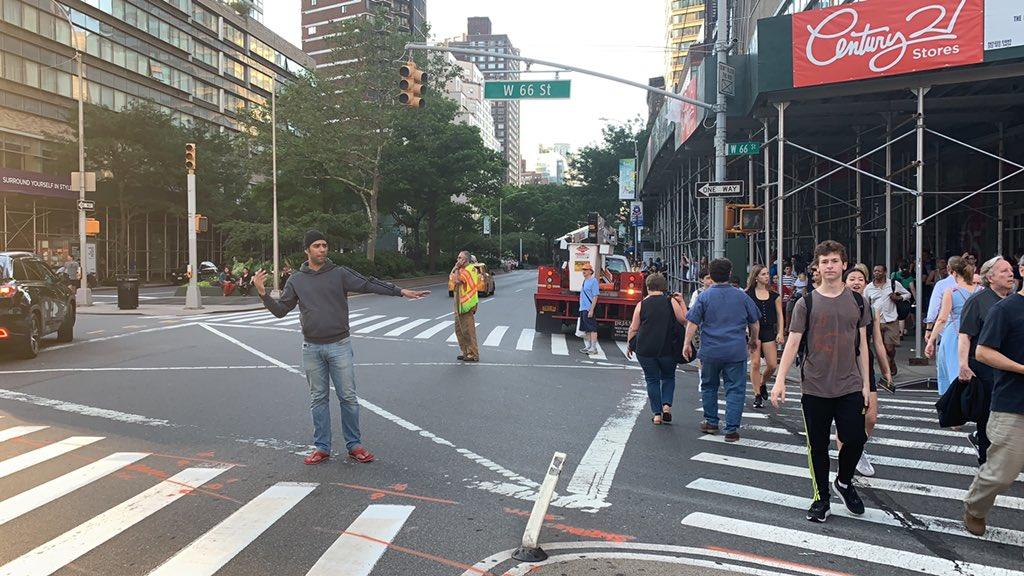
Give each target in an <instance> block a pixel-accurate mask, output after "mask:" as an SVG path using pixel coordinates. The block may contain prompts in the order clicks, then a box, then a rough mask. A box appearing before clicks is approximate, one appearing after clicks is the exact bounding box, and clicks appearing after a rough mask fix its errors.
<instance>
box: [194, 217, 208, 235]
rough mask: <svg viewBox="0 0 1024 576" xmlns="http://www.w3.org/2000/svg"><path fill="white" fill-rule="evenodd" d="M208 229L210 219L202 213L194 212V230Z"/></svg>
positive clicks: (203, 230) (206, 230)
mask: <svg viewBox="0 0 1024 576" xmlns="http://www.w3.org/2000/svg"><path fill="white" fill-rule="evenodd" d="M209 231H210V219H209V218H207V217H206V216H203V215H202V214H196V232H200V233H203V232H209Z"/></svg>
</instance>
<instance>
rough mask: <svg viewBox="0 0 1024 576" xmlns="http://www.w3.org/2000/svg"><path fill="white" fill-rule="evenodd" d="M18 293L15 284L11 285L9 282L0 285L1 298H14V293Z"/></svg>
mask: <svg viewBox="0 0 1024 576" xmlns="http://www.w3.org/2000/svg"><path fill="white" fill-rule="evenodd" d="M17 293H18V291H17V290H16V289H15V288H14V286H11V285H9V284H5V285H3V286H0V298H14V295H15V294H17Z"/></svg>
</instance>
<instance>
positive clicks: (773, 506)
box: [677, 386, 1024, 576]
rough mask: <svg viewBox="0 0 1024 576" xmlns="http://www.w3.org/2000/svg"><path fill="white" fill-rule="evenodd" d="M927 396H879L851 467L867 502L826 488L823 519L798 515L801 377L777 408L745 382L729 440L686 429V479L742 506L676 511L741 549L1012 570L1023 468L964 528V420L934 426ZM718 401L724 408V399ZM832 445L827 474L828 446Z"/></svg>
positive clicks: (973, 460) (802, 473)
mask: <svg viewBox="0 0 1024 576" xmlns="http://www.w3.org/2000/svg"><path fill="white" fill-rule="evenodd" d="M936 400H937V396H936V394H935V392H934V391H920V392H918V391H902V390H901V391H900V392H899V393H898V394H896V395H895V396H891V395H889V394H885V393H883V394H882V395H881V397H880V399H879V405H880V410H879V419H878V425H877V426H876V428H875V432H874V434H873V435H872V437H871V438H870V439H869V441H868V444H867V454H868V460H869V461H870V462H871V463H872V464H873V466H874V468H875V475H874V476H872V477H865V476H862V475H860V474H859V473H858V474H857V475H856V477H855V484H856V486H857V487H858V491H859V492H860V495H861V498H863V499H864V503H865V505H866V507H867V510H866V511H865V513H864V514H863V515H861V516H856V515H853V514H851V513H850V512H849V511H848V510H847V509H846V507H845V506H844V505H843V503H842V501H841V500H840V499H839V497H838V495H837V494H835V489H832V501H831V512H832V517H831V518H829V520H828V521H827V523H826V524H825V526H824V527H822V526H821V525H818V524H813V523H811V522H808V521H806V519H805V513H806V510H807V508H808V507H809V506H810V504H811V490H812V488H811V482H810V472H809V470H808V461H807V448H806V444H805V439H804V437H803V424H802V419H801V412H800V393H799V388H798V387H797V386H790V387H789V388H788V391H787V403H786V404H784V405H783V406H782V407H781V408H780V409H779V410H778V411H777V412H776V411H775V410H774V409H772V408H770V407H766V408H765V409H764V410H763V411H758V410H754V409H753V408H751V407H750V397H749V392H748V394H747V400H746V401H747V405H746V406H745V407H744V414H743V425H742V426H741V427H740V435H741V439H740V440H739V441H738V442H736V443H735V444H727V443H726V442H725V438H724V435H722V434H718V435H702V434H700V432H699V431H697V430H694V435H695V436H696V437H697V438H698V439H699V441H700V442H699V443H702V444H705V445H706V448H705V449H703V450H699V451H697V453H695V454H693V455H692V456H691V457H690V461H691V462H692V464H693V466H692V468H691V469H693V470H698V471H699V474H698V476H699V477H697V478H696V479H694V480H692V481H690V482H689V483H687V484H686V485H685V487H684V489H685V490H686V491H690V492H694V493H697V494H704V495H717V498H719V500H718V501H719V502H720V501H721V499H726V500H729V501H732V502H730V507H729V510H731V511H735V510H744V511H746V513H743V514H739V513H736V512H729V513H723V510H722V508H721V507H708V508H707V509H706V510H698V511H696V512H693V513H690V514H687V515H686V516H685V517H684V518H683V519H682V521H681V522H682V524H683V525H684V526H688V527H692V528H695V529H698V530H700V531H702V532H708V531H710V532H712V533H715V532H718V533H721V534H728V535H730V536H731V537H740V538H742V539H743V540H747V541H748V542H749V543H750V545H751V548H753V547H754V544H755V543H757V544H765V543H773V544H774V545H777V546H778V547H779V548H778V551H776V549H775V548H772V552H771V553H770V555H773V556H778V557H785V558H791V557H794V556H796V555H798V554H799V555H806V556H811V557H813V555H814V554H815V553H825V554H829V555H833V556H839V557H845V558H849V559H853V560H857V561H859V562H862V563H863V564H862V565H863V566H864V567H865V572H867V571H868V570H869V567H870V573H878V574H884V573H893V572H894V569H901V570H907V571H909V572H911V573H914V572H917V573H921V574H932V575H943V576H963V575H965V574H972V575H975V576H1010V575H1011V574H1013V575H1017V576H1019V575H1020V574H1021V573H1022V572H1021V565H1022V558H1021V552H1022V547H1024V530H1022V528H1024V523H1022V519H1024V515H1022V514H1021V513H1020V511H1021V510H1024V484H1022V483H1024V474H1022V475H1021V476H1018V478H1017V482H1016V483H1015V484H1014V485H1013V486H1012V487H1011V488H1010V490H1008V491H1007V492H1006V493H1004V494H1003V495H1002V496H1000V497H998V498H997V499H996V503H995V507H994V508H993V510H992V513H991V514H990V515H989V518H988V523H989V526H988V531H987V532H986V533H985V535H984V536H981V537H977V536H974V535H972V534H970V533H968V532H967V531H966V529H965V528H964V526H963V498H964V497H965V496H966V494H967V490H968V488H969V487H970V484H971V481H972V480H973V478H974V475H975V472H976V471H977V452H976V451H975V449H974V448H973V447H972V446H971V444H970V443H969V441H968V440H967V438H966V436H967V432H968V431H971V430H973V425H969V427H967V429H965V431H963V432H958V431H955V430H950V429H942V428H939V427H938V424H937V419H936V416H935V408H934V403H935V401H936ZM719 408H720V416H722V417H723V418H724V409H725V402H724V401H719ZM696 412H698V413H700V412H702V410H701V409H699V408H698V409H697V410H696ZM929 414H930V416H929ZM700 418H701V416H700V414H695V419H694V420H691V419H684V421H687V422H692V421H698V422H699V420H700ZM722 423H723V424H724V420H723V422H722ZM677 426H678V424H677ZM694 428H696V427H695V426H694ZM833 440H835V436H834V435H833ZM830 455H831V457H832V476H831V478H830V480H834V479H835V469H836V463H835V460H836V458H837V457H838V451H837V450H835V449H833V450H831V452H830ZM708 501H712V502H713V501H715V500H712V499H708ZM731 504H735V507H733V506H731ZM708 537H709V538H712V539H714V538H715V536H714V535H713V534H712V535H710V536H708ZM936 542H938V543H939V544H937V545H936V544H935V543H936ZM927 543H931V544H932V545H931V546H929V545H928V544H927ZM937 551H941V552H942V553H939V552H937ZM948 551H955V554H950V553H949V552H948ZM759 553H760V552H759ZM951 556H952V557H951ZM812 563H813V562H812Z"/></svg>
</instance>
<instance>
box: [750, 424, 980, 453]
mask: <svg viewBox="0 0 1024 576" xmlns="http://www.w3.org/2000/svg"><path fill="white" fill-rule="evenodd" d="M744 428H746V429H747V430H749V431H751V432H768V433H770V434H785V435H789V436H792V433H791V432H790V431H789V430H786V429H785V428H774V427H771V426H744ZM876 428H878V426H876ZM800 435H801V436H803V435H804V433H803V432H801V433H800ZM834 437H835V436H833V438H834ZM868 444H873V445H876V446H895V447H897V448H910V449H912V450H930V451H932V452H951V453H953V454H966V455H973V456H977V454H978V453H977V452H976V451H975V450H974V448H971V447H968V446H967V445H964V446H954V445H952V444H938V443H935V442H917V441H915V440H901V439H899V438H882V437H880V436H872V437H871V438H869V439H868Z"/></svg>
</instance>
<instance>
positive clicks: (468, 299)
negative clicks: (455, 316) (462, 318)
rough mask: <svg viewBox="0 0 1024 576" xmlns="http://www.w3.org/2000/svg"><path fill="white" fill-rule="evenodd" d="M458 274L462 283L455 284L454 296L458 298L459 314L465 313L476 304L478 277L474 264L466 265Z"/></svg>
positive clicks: (478, 286)
mask: <svg viewBox="0 0 1024 576" xmlns="http://www.w3.org/2000/svg"><path fill="white" fill-rule="evenodd" d="M458 274H459V280H461V281H462V283H461V284H459V285H457V286H456V297H457V298H458V299H459V314H465V313H467V312H469V311H470V310H472V309H473V308H475V307H476V305H477V302H478V300H479V298H478V297H477V291H478V290H480V277H479V275H478V274H477V272H476V267H474V266H466V267H465V268H463V269H462V270H459V272H458Z"/></svg>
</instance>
